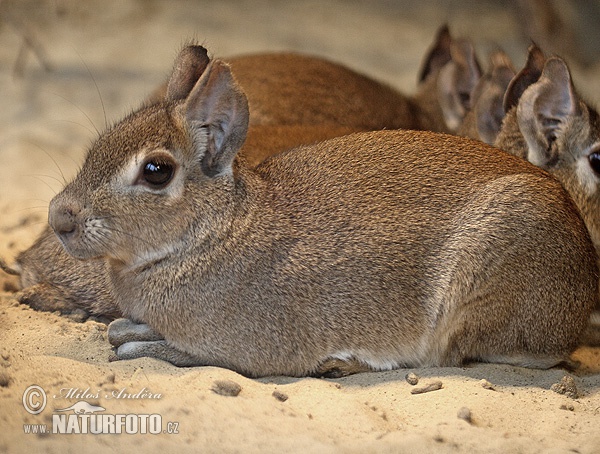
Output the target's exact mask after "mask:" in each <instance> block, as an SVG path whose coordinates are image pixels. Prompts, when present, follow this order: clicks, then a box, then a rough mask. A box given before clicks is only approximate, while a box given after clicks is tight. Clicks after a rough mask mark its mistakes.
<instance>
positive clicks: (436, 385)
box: [410, 381, 442, 394]
mask: <svg viewBox="0 0 600 454" xmlns="http://www.w3.org/2000/svg"><path fill="white" fill-rule="evenodd" d="M438 389H442V382H441V381H433V382H431V383H428V384H427V385H425V386H421V387H420V388H413V389H411V390H410V393H411V394H423V393H428V392H431V391H437V390H438Z"/></svg>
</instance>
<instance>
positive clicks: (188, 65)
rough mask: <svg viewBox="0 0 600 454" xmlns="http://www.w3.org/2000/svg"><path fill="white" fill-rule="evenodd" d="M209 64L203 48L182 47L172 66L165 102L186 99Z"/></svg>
mask: <svg viewBox="0 0 600 454" xmlns="http://www.w3.org/2000/svg"><path fill="white" fill-rule="evenodd" d="M209 63H210V58H209V57H208V52H207V50H206V49H205V48H204V47H202V46H198V45H190V46H186V47H184V48H183V49H182V50H181V52H179V55H178V56H177V58H176V59H175V63H174V65H173V72H172V73H171V77H170V78H169V82H168V85H167V96H166V99H167V101H177V100H181V99H185V98H187V97H188V95H189V94H190V92H191V91H192V88H194V85H196V82H198V79H200V77H202V74H204V71H205V70H206V68H207V66H208V64H209Z"/></svg>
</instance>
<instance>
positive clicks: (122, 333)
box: [108, 318, 163, 358]
mask: <svg viewBox="0 0 600 454" xmlns="http://www.w3.org/2000/svg"><path fill="white" fill-rule="evenodd" d="M159 340H163V337H162V336H161V335H160V334H158V333H157V332H156V331H154V330H153V329H152V328H150V327H149V326H148V325H146V324H143V323H134V322H132V321H131V320H129V319H128V318H118V319H116V320H115V321H113V322H112V323H111V324H110V325H108V342H110V344H111V345H113V346H115V347H119V346H120V345H123V344H125V343H127V342H137V341H159ZM141 356H146V355H141ZM136 358H137V357H136Z"/></svg>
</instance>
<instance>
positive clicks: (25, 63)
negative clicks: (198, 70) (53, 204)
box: [0, 0, 600, 235]
mask: <svg viewBox="0 0 600 454" xmlns="http://www.w3.org/2000/svg"><path fill="white" fill-rule="evenodd" d="M444 23H447V24H448V25H449V26H450V30H451V33H452V34H453V36H455V37H466V38H470V39H472V40H473V42H474V43H475V46H476V49H477V52H478V55H479V58H480V61H481V62H482V63H483V64H484V65H485V64H486V63H487V54H488V52H490V51H492V50H495V49H497V48H502V49H504V50H505V51H506V52H507V53H508V54H509V55H510V57H511V58H512V59H513V62H514V64H515V66H516V67H517V68H519V67H520V66H521V65H522V64H523V62H524V59H525V52H526V49H527V46H528V45H529V43H530V39H531V38H533V39H534V40H535V41H536V42H537V43H538V44H539V45H540V46H542V48H544V50H546V52H547V53H557V54H560V55H562V56H563V57H565V59H566V60H567V61H568V62H569V64H570V66H571V69H572V72H573V75H574V80H575V84H576V87H577V88H578V90H579V91H580V92H581V94H582V95H583V96H584V97H585V98H586V99H588V100H589V101H590V102H591V104H592V105H597V104H598V101H600V90H599V88H600V77H599V75H600V63H599V59H600V51H599V48H600V2H599V1H598V0H570V1H569V0H560V1H559V0H555V1H538V0H511V1H509V0H504V1H501V0H497V1H493V0H472V1H468V0H451V1H436V0H369V1H361V0H329V1H320V0H296V1H293V2H291V1H287V0H286V1H284V0H256V1H250V0H238V1H234V0H174V1H160V0H0V106H1V108H0V162H1V163H2V172H1V174H0V235H2V234H5V235H10V231H11V229H13V228H16V227H17V226H18V225H20V224H25V223H26V222H27V219H30V217H31V216H32V213H35V216H37V222H40V223H43V221H44V219H45V215H46V214H45V213H46V207H47V203H48V202H49V200H50V198H51V197H52V195H53V194H54V193H55V192H57V191H58V190H59V189H60V187H61V186H62V184H63V181H64V178H66V179H68V178H70V177H71V176H73V174H74V173H75V172H76V170H77V167H78V165H79V163H80V162H81V160H82V158H83V156H84V153H85V149H86V147H87V146H88V145H89V143H90V142H91V141H92V140H93V139H94V138H95V137H96V136H97V134H98V131H102V130H103V129H104V128H105V127H106V125H108V124H111V123H113V122H114V121H116V120H118V119H119V118H120V117H122V116H123V115H124V114H126V113H127V112H129V111H130V110H132V109H133V108H135V107H136V106H137V105H138V104H139V103H140V101H141V100H142V99H143V98H144V97H145V96H146V95H147V94H148V93H150V92H151V91H152V90H153V89H154V88H155V87H156V86H157V85H158V84H159V83H161V82H162V81H163V80H164V79H165V77H166V75H167V74H168V73H169V70H170V68H171V64H172V60H173V58H174V57H175V55H176V54H177V51H178V50H179V49H180V47H181V46H182V44H184V43H185V42H187V41H188V40H190V39H195V40H197V41H198V42H200V43H202V44H204V45H205V46H206V47H208V48H209V49H210V51H211V52H212V54H213V55H214V56H217V57H226V56H231V55H236V54H243V53H250V52H261V51H278V50H293V51H300V52H305V53H309V54H315V55H320V56H323V57H327V58H329V59H331V60H334V61H336V62H340V63H343V64H345V65H347V66H350V67H351V68H353V69H355V70H357V71H359V72H362V73H364V74H367V75H370V76H372V77H374V78H377V79H379V80H382V81H384V82H387V83H388V84H390V85H393V86H394V87H396V88H398V89H400V90H402V91H404V92H405V93H407V94H410V93H412V92H414V91H415V88H416V82H417V74H418V71H419V67H420V64H421V60H422V58H423V56H424V54H425V53H426V51H427V49H428V47H429V46H430V45H431V43H432V42H433V39H434V36H435V33H436V31H437V29H438V28H439V27H440V26H441V25H442V24H444ZM3 215H11V217H10V220H6V219H5V220H3ZM12 215H15V216H16V217H13V216H12Z"/></svg>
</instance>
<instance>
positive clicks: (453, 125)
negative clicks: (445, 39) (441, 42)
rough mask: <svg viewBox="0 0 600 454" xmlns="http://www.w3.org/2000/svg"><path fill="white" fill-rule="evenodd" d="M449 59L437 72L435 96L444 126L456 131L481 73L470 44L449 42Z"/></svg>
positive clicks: (467, 108)
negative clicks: (436, 95)
mask: <svg viewBox="0 0 600 454" xmlns="http://www.w3.org/2000/svg"><path fill="white" fill-rule="evenodd" d="M450 55H451V57H452V60H451V61H450V62H448V63H447V64H446V65H444V67H443V68H442V69H441V70H440V73H439V74H440V75H439V78H438V81H437V90H438V92H437V93H438V101H439V103H440V107H441V109H442V113H443V114H444V119H445V121H446V125H447V126H448V128H449V129H450V130H451V131H456V129H458V127H459V126H460V124H461V123H462V120H463V118H464V116H465V114H466V113H467V111H468V110H469V109H470V108H471V93H472V92H473V90H474V89H475V86H476V85H477V83H478V82H479V79H481V75H482V71H481V65H480V64H479V61H478V60H477V56H476V55H475V49H474V47H473V44H472V43H471V42H470V41H468V40H457V41H455V42H453V43H452V44H451V45H450Z"/></svg>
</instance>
